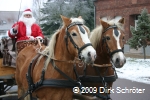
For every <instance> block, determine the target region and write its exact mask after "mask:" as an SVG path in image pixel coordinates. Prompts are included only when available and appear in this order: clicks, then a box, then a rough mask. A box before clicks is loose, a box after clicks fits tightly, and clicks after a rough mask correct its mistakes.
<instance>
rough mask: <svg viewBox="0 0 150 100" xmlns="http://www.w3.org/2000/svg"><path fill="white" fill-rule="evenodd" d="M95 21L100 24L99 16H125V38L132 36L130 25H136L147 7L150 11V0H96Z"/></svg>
mask: <svg viewBox="0 0 150 100" xmlns="http://www.w3.org/2000/svg"><path fill="white" fill-rule="evenodd" d="M94 5H95V23H96V25H99V18H103V17H107V16H109V17H111V18H120V17H123V18H125V26H124V28H125V39H126V41H127V40H128V39H129V38H130V37H132V33H131V32H130V25H132V26H135V23H136V20H137V16H138V15H140V13H141V11H142V9H144V8H146V9H147V10H148V13H150V0H94Z"/></svg>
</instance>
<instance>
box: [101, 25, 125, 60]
mask: <svg viewBox="0 0 150 100" xmlns="http://www.w3.org/2000/svg"><path fill="white" fill-rule="evenodd" d="M112 28H113V29H114V33H115V35H116V36H118V34H119V33H118V31H117V28H118V27H117V26H116V25H112V26H109V27H108V28H106V29H105V30H104V31H103V34H104V33H105V32H106V31H108V30H109V29H112ZM106 39H107V38H106V37H105V36H104V35H103V37H102V41H103V43H105V44H106V48H107V50H108V53H109V55H110V57H111V58H112V56H113V54H115V53H117V52H123V53H124V50H123V49H124V47H123V48H122V49H117V50H114V51H112V52H111V51H110V48H109V47H108V44H107V42H106Z"/></svg>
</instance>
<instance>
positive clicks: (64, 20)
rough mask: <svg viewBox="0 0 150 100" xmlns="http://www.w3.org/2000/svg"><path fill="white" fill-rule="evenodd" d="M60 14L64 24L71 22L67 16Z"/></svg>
mask: <svg viewBox="0 0 150 100" xmlns="http://www.w3.org/2000/svg"><path fill="white" fill-rule="evenodd" d="M60 16H61V19H62V20H63V23H64V24H65V25H66V26H68V25H69V24H70V23H71V20H70V19H69V18H67V17H65V16H62V15H60Z"/></svg>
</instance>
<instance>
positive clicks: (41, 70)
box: [15, 15, 96, 100]
mask: <svg viewBox="0 0 150 100" xmlns="http://www.w3.org/2000/svg"><path fill="white" fill-rule="evenodd" d="M61 18H62V21H63V25H62V27H61V28H60V29H58V30H57V31H56V32H55V33H54V34H53V35H52V37H51V39H50V42H49V44H48V46H46V47H44V46H39V45H36V46H27V47H25V48H24V49H22V50H21V51H20V52H19V53H18V55H17V64H16V65H17V66H16V73H15V79H16V83H17V85H18V98H19V100H20V99H22V98H24V97H25V96H26V95H28V96H27V97H26V98H25V99H32V95H33V96H36V97H37V98H38V99H39V100H71V99H72V95H73V91H72V87H74V86H76V85H80V83H78V81H77V80H76V75H75V72H74V70H73V65H75V63H79V64H82V63H83V62H84V63H86V64H93V63H94V60H95V58H96V51H95V49H94V48H93V47H92V44H91V42H90V40H89V37H88V35H89V33H90V31H89V29H88V27H86V26H85V25H84V20H83V19H82V18H81V17H78V18H67V17H65V16H62V15H61ZM38 55H39V56H38ZM35 59H36V60H35ZM33 63H34V64H33ZM84 63H83V64H84ZM30 65H31V66H30ZM29 70H30V71H29ZM26 73H27V74H26ZM64 87H66V88H64Z"/></svg>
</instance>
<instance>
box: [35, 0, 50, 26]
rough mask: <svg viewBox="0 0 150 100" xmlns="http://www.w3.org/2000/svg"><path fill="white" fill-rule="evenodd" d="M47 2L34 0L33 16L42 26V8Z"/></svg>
mask: <svg viewBox="0 0 150 100" xmlns="http://www.w3.org/2000/svg"><path fill="white" fill-rule="evenodd" d="M46 1H47V0H33V14H34V16H35V18H36V21H37V23H38V24H40V19H41V18H42V13H41V8H42V7H43V3H44V2H46Z"/></svg>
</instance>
